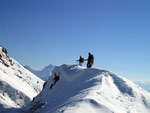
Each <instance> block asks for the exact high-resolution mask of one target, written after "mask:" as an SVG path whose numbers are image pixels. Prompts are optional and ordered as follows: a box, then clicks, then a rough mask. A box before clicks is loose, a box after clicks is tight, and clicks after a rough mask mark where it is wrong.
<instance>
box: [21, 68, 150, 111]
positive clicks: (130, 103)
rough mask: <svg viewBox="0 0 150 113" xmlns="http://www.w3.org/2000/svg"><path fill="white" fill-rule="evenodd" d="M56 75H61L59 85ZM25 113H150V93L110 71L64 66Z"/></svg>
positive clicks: (56, 69)
mask: <svg viewBox="0 0 150 113" xmlns="http://www.w3.org/2000/svg"><path fill="white" fill-rule="evenodd" d="M55 74H56V75H59V80H58V81H57V82H56V83H55V80H54V78H55ZM52 85H53V87H52V88H51V86H52ZM22 112H24V113H150V93H149V92H147V91H146V90H144V89H142V88H140V87H139V86H137V85H135V84H134V83H133V82H131V81H129V80H127V79H125V78H123V77H121V76H118V75H116V74H114V73H112V72H109V71H107V70H101V69H93V68H89V69H87V68H84V67H80V66H77V65H62V66H60V67H56V68H55V69H54V70H53V72H52V75H51V76H50V77H49V79H48V81H47V82H46V83H45V84H44V89H43V90H42V92H41V93H40V94H39V95H38V96H37V97H36V98H35V99H34V101H33V102H32V103H31V105H29V106H28V107H27V108H25V109H23V111H22Z"/></svg>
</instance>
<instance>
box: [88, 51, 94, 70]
mask: <svg viewBox="0 0 150 113" xmlns="http://www.w3.org/2000/svg"><path fill="white" fill-rule="evenodd" d="M93 63H94V56H93V55H92V54H91V53H90V52H89V57H88V59H87V68H90V67H92V65H93Z"/></svg>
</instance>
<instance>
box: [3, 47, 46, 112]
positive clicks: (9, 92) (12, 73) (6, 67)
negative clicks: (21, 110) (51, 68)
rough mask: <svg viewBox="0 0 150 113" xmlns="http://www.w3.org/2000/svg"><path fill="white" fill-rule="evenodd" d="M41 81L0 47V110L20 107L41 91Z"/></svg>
mask: <svg viewBox="0 0 150 113" xmlns="http://www.w3.org/2000/svg"><path fill="white" fill-rule="evenodd" d="M42 86H43V81H42V80H41V79H39V78H38V77H36V76H35V75H33V74H32V73H31V72H29V71H28V70H26V69H25V68H24V67H23V66H22V65H20V64H19V63H18V62H17V61H15V60H14V59H13V58H11V57H10V56H9V54H8V53H7V50H6V49H5V48H3V47H1V46H0V104H1V105H0V108H1V110H2V107H1V106H2V105H4V106H5V107H8V106H9V107H22V106H25V105H27V104H28V103H30V101H31V100H32V99H33V97H35V96H36V95H37V94H39V93H40V91H41V90H42Z"/></svg>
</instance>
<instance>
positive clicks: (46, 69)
mask: <svg viewBox="0 0 150 113" xmlns="http://www.w3.org/2000/svg"><path fill="white" fill-rule="evenodd" d="M24 67H25V68H26V69H28V70H29V71H30V72H32V73H33V74H35V75H36V76H38V77H39V78H41V79H42V80H44V81H46V80H47V79H48V77H49V76H50V73H51V72H52V70H53V69H54V68H55V66H54V65H52V64H50V65H48V66H46V67H44V68H43V69H41V70H33V69H31V68H30V67H29V66H27V65H26V66H24Z"/></svg>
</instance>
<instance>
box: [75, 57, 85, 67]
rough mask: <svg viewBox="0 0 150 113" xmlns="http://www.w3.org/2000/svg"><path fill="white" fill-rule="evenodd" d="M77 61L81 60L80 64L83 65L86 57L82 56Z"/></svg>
mask: <svg viewBox="0 0 150 113" xmlns="http://www.w3.org/2000/svg"><path fill="white" fill-rule="evenodd" d="M77 61H78V62H79V65H80V66H82V63H83V62H84V58H83V57H82V56H80V58H79V60H77Z"/></svg>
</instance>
